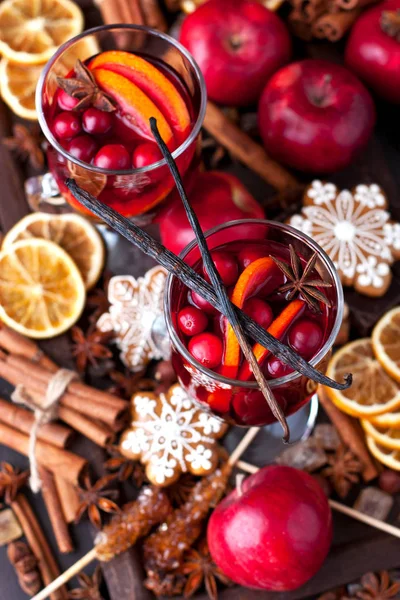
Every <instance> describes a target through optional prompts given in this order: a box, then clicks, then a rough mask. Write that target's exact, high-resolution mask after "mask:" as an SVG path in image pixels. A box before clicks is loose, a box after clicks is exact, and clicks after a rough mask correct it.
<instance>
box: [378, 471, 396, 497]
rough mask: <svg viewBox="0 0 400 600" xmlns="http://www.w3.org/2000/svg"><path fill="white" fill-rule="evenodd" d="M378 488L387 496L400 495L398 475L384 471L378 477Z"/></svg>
mask: <svg viewBox="0 0 400 600" xmlns="http://www.w3.org/2000/svg"><path fill="white" fill-rule="evenodd" d="M378 483H379V487H380V488H381V490H383V491H384V492H387V493H388V494H392V495H394V494H399V493H400V473H396V472H395V471H391V470H390V469H385V470H384V471H383V472H382V473H381V474H380V475H379V482H378Z"/></svg>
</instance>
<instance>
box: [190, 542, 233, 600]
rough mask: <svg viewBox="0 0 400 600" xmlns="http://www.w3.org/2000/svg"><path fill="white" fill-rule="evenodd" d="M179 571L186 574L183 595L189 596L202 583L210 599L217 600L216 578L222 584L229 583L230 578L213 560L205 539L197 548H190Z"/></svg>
mask: <svg viewBox="0 0 400 600" xmlns="http://www.w3.org/2000/svg"><path fill="white" fill-rule="evenodd" d="M180 570H181V572H182V573H183V574H184V575H187V576H188V579H187V582H186V585H185V589H184V591H183V595H184V597H185V598H190V597H191V596H193V594H195V592H196V591H197V590H198V589H199V587H200V586H201V585H202V584H203V583H204V586H205V588H206V591H207V595H208V597H209V598H210V600H217V598H218V588H217V579H218V580H219V581H220V582H221V583H223V584H224V585H230V583H231V580H230V579H228V577H226V575H224V574H223V573H222V571H221V569H220V568H219V567H217V565H216V564H215V563H214V562H213V560H212V558H211V555H210V551H209V549H208V546H207V541H206V540H202V541H201V542H200V543H199V544H198V547H197V549H194V548H191V549H190V550H189V551H188V552H187V554H186V556H185V560H184V562H183V565H182V567H181V569H180Z"/></svg>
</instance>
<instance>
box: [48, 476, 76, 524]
mask: <svg viewBox="0 0 400 600" xmlns="http://www.w3.org/2000/svg"><path fill="white" fill-rule="evenodd" d="M53 476H54V482H55V484H56V488H57V492H58V497H59V498H60V502H61V506H62V510H63V515H64V519H65V520H66V522H67V523H73V522H74V521H75V518H76V515H77V512H78V508H79V497H78V492H77V491H76V488H75V486H73V485H71V484H70V483H69V482H68V481H66V480H65V479H63V478H62V477H60V475H59V474H58V473H53Z"/></svg>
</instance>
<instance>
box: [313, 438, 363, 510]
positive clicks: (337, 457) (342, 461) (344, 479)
mask: <svg viewBox="0 0 400 600" xmlns="http://www.w3.org/2000/svg"><path fill="white" fill-rule="evenodd" d="M327 462H328V465H329V466H327V467H325V468H324V469H322V471H321V475H323V476H324V477H327V478H328V479H329V481H330V482H331V483H332V485H333V487H334V488H335V490H336V492H337V493H338V495H339V496H340V497H341V498H345V496H347V494H348V493H349V491H350V489H351V487H352V485H353V484H355V483H358V481H359V474H360V473H361V471H362V464H361V462H360V461H359V460H358V458H357V457H356V456H355V454H353V453H352V452H351V450H349V449H348V448H346V447H345V446H343V445H342V444H341V445H340V446H339V448H338V449H337V450H336V452H335V453H334V454H330V455H329V456H328V461H327Z"/></svg>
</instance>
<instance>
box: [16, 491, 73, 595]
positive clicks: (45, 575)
mask: <svg viewBox="0 0 400 600" xmlns="http://www.w3.org/2000/svg"><path fill="white" fill-rule="evenodd" d="M11 508H12V509H13V511H14V513H15V514H16V516H17V519H18V521H19V523H20V525H21V528H22V530H23V532H24V535H25V537H26V539H27V542H28V544H29V546H30V548H31V550H32V552H33V554H34V555H35V557H36V560H37V561H38V567H39V570H40V574H41V576H42V581H43V583H44V585H45V586H46V585H48V584H49V583H51V582H52V581H53V580H54V579H55V578H56V577H58V575H59V574H60V570H59V568H58V566H57V563H56V561H55V559H54V557H53V553H52V551H51V549H50V547H49V544H48V542H47V540H46V538H45V536H44V533H43V531H42V528H41V527H40V525H39V523H38V520H37V519H36V516H35V514H34V512H33V510H32V508H31V506H30V505H29V503H28V501H27V500H26V498H25V496H23V494H18V496H17V497H16V499H15V500H14V501H13V502H12V503H11ZM50 597H51V599H52V600H67V598H68V592H67V590H66V588H65V586H63V587H61V588H59V589H58V590H57V591H55V592H53V593H52V594H51V596H50Z"/></svg>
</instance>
